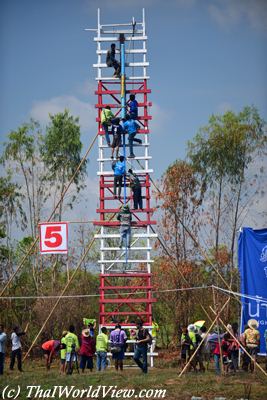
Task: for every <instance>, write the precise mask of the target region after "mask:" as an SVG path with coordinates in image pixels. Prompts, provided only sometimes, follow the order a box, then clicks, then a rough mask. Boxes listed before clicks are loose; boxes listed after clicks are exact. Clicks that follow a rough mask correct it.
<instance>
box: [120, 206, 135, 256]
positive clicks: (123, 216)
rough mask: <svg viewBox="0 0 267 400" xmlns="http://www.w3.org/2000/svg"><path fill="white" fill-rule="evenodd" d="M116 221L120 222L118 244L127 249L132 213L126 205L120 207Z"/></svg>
mask: <svg viewBox="0 0 267 400" xmlns="http://www.w3.org/2000/svg"><path fill="white" fill-rule="evenodd" d="M117 219H118V220H119V221H120V223H121V226H120V244H119V246H120V247H122V246H123V245H125V247H127V248H128V249H129V248H130V247H131V221H132V213H131V211H130V209H129V206H128V204H126V205H122V206H121V211H120V212H119V213H118V215H117Z"/></svg>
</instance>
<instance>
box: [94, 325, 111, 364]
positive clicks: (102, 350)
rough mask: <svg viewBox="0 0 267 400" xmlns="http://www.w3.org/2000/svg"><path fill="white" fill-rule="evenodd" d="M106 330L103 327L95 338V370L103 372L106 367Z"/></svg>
mask: <svg viewBox="0 0 267 400" xmlns="http://www.w3.org/2000/svg"><path fill="white" fill-rule="evenodd" d="M107 332H108V330H107V328H106V327H105V326H103V328H101V333H99V335H97V338H96V354H97V360H96V364H97V370H98V371H104V370H105V369H106V367H107V352H108V335H107Z"/></svg>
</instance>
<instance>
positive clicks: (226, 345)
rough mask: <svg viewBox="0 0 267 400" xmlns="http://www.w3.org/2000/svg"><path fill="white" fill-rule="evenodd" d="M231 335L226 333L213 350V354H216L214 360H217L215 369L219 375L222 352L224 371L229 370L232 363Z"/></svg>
mask: <svg viewBox="0 0 267 400" xmlns="http://www.w3.org/2000/svg"><path fill="white" fill-rule="evenodd" d="M229 339H230V335H229V333H225V334H224V336H223V339H222V341H221V342H220V341H219V340H218V342H217V343H216V346H215V349H214V350H213V355H214V362H215V371H216V374H217V375H219V374H220V372H221V370H220V356H221V354H222V359H223V367H224V371H225V372H227V371H228V368H229V365H230V363H231V360H230V359H229V356H230V348H231V342H230V341H229ZM220 344H221V349H220Z"/></svg>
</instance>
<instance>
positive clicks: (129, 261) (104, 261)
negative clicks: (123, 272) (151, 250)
mask: <svg viewBox="0 0 267 400" xmlns="http://www.w3.org/2000/svg"><path fill="white" fill-rule="evenodd" d="M97 262H98V263H99V264H113V263H114V264H115V263H116V264H118V263H119V264H121V263H122V264H124V263H125V260H122V259H121V260H98V261H97ZM153 262H154V260H127V263H128V264H136V263H138V264H140V263H147V264H150V263H153Z"/></svg>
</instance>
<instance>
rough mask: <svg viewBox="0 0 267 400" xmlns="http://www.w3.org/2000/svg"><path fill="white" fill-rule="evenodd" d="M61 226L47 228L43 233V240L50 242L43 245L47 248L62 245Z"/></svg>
mask: <svg viewBox="0 0 267 400" xmlns="http://www.w3.org/2000/svg"><path fill="white" fill-rule="evenodd" d="M57 232H61V226H48V227H47V228H46V231H45V239H52V240H45V241H44V243H45V245H46V246H47V247H58V246H60V245H61V244H62V236H61V234H60V233H57Z"/></svg>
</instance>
